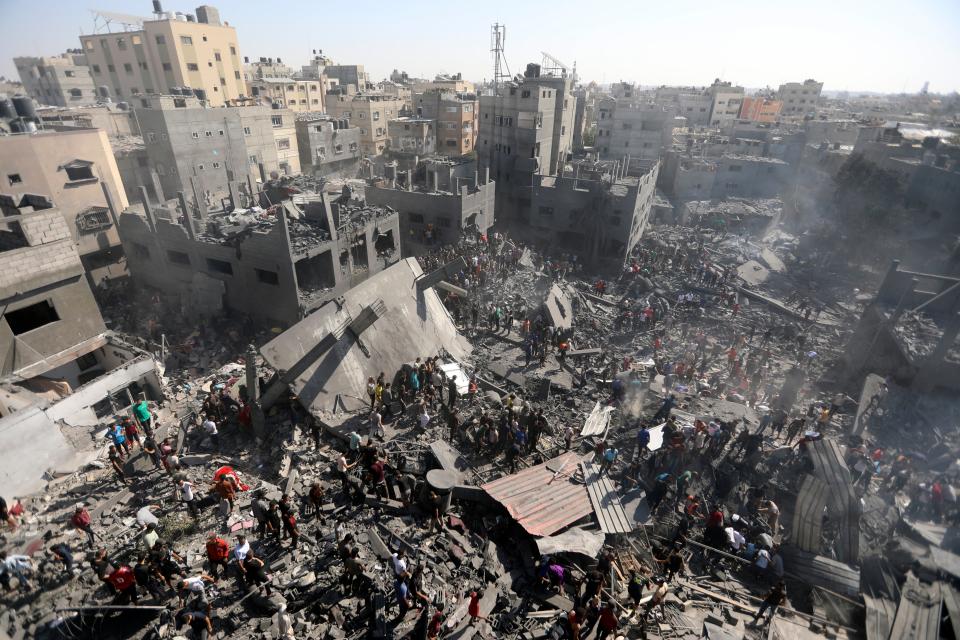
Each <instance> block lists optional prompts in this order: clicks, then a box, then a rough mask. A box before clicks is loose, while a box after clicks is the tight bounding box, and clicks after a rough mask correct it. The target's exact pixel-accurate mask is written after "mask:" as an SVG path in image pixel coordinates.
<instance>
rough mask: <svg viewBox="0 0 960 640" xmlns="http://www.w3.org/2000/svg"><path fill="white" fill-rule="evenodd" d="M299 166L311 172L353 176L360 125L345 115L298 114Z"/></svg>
mask: <svg viewBox="0 0 960 640" xmlns="http://www.w3.org/2000/svg"><path fill="white" fill-rule="evenodd" d="M296 129H297V145H298V147H299V149H300V170H301V171H302V172H303V173H307V174H312V175H314V176H318V177H319V176H343V177H353V176H355V175H356V174H357V169H358V168H359V166H360V159H361V158H362V157H363V154H362V153H361V151H360V129H359V128H357V127H351V126H349V121H347V120H346V119H341V120H335V119H333V118H330V117H327V116H314V115H310V116H300V117H298V118H297V122H296Z"/></svg>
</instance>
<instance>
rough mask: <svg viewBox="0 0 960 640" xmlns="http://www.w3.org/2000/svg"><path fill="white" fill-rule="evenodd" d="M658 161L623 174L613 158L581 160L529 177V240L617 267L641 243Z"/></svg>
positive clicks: (602, 265)
mask: <svg viewBox="0 0 960 640" xmlns="http://www.w3.org/2000/svg"><path fill="white" fill-rule="evenodd" d="M659 166H660V165H659V162H654V163H652V165H649V166H647V167H645V168H644V169H643V170H642V172H641V169H640V167H639V166H636V167H635V172H636V173H640V175H639V176H631V175H626V170H625V169H624V167H623V166H620V165H617V164H616V163H614V162H610V161H606V162H588V161H582V162H577V163H575V164H574V170H573V173H572V175H571V173H570V172H569V171H567V172H565V173H564V174H563V175H558V176H543V175H536V176H534V183H533V186H532V188H531V189H530V191H529V194H530V195H529V216H528V220H529V223H528V230H527V231H526V233H525V235H527V236H528V239H529V240H530V241H531V242H533V243H535V244H537V245H539V246H541V247H542V248H543V249H544V250H547V251H549V252H550V253H553V254H556V253H558V252H562V251H573V252H575V253H577V254H578V255H579V256H582V257H583V259H584V261H585V262H587V263H588V264H591V265H592V266H594V267H597V268H603V269H619V268H620V267H622V265H623V263H624V261H625V260H626V259H627V257H628V256H629V255H630V253H631V252H632V251H633V248H634V247H635V246H636V244H637V242H639V241H640V238H641V236H642V235H643V232H644V230H645V229H646V226H647V222H648V220H649V218H650V211H651V209H652V207H653V202H654V198H655V196H656V185H657V174H658V171H659Z"/></svg>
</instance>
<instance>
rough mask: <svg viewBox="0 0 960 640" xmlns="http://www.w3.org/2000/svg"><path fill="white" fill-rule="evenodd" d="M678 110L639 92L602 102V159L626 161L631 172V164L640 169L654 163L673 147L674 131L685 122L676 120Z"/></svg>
mask: <svg viewBox="0 0 960 640" xmlns="http://www.w3.org/2000/svg"><path fill="white" fill-rule="evenodd" d="M634 96H636V97H634ZM676 109H677V107H676V106H675V105H673V104H669V103H668V104H664V105H661V104H658V103H657V102H654V101H652V100H650V99H649V96H647V95H644V94H641V93H640V92H637V91H627V92H625V95H624V96H623V97H621V98H606V99H603V100H601V101H600V105H599V108H598V109H597V141H596V144H595V147H596V149H597V151H599V153H600V157H601V158H602V159H604V160H608V159H609V160H623V161H624V162H626V163H627V165H626V166H627V170H628V172H629V170H630V166H631V164H630V163H632V162H638V163H640V165H641V166H645V165H649V164H650V163H651V162H655V161H656V160H658V159H659V158H660V152H661V151H662V150H663V149H664V148H665V147H668V146H670V144H671V141H672V136H673V130H674V128H676V127H679V126H683V124H684V123H685V121H684V120H683V119H681V118H678V117H677V111H676Z"/></svg>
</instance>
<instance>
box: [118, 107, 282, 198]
mask: <svg viewBox="0 0 960 640" xmlns="http://www.w3.org/2000/svg"><path fill="white" fill-rule="evenodd" d="M134 106H135V109H134V114H135V116H136V119H137V122H139V125H140V130H141V131H142V135H143V141H144V146H145V150H146V153H147V156H148V158H149V167H148V168H149V169H152V170H153V171H155V172H156V174H157V178H158V179H157V181H156V184H157V186H158V187H159V190H160V191H161V192H162V193H154V194H152V195H154V199H155V201H157V202H163V201H165V200H168V199H170V198H173V197H175V196H176V195H177V192H179V191H183V192H185V193H187V194H188V195H191V196H193V198H195V199H199V201H200V203H201V209H204V208H205V207H206V206H209V205H216V203H217V202H218V201H219V199H220V198H224V197H227V196H228V194H229V192H230V185H231V183H233V184H234V185H235V188H241V189H246V190H247V191H249V186H248V183H249V182H257V181H266V180H267V179H269V177H270V176H271V173H273V172H277V173H278V174H281V173H293V172H294V166H299V162H300V161H299V152H298V151H296V133H295V128H294V127H295V124H294V114H293V113H291V112H289V111H286V110H284V109H270V108H268V107H262V106H249V107H227V108H219V109H215V108H211V107H208V106H205V105H203V104H201V101H200V100H198V99H197V98H194V97H189V96H149V97H143V98H139V99H138V100H137V101H136V102H135V103H134ZM277 131H280V132H281V133H280V134H278V133H277ZM282 139H287V143H285V144H283V145H281V143H280V141H281V140H282ZM286 145H289V147H290V148H289V149H283V151H284V152H286V153H287V154H289V155H286V156H280V155H279V152H280V149H279V147H280V146H286ZM294 155H295V162H293V163H292V162H291V158H292V157H293V156H294ZM281 157H283V158H285V159H284V162H286V163H287V167H286V168H285V167H282V166H281ZM150 182H151V181H150V180H146V181H145V182H144V184H145V185H148V184H150ZM237 185H240V186H237ZM254 190H255V189H254Z"/></svg>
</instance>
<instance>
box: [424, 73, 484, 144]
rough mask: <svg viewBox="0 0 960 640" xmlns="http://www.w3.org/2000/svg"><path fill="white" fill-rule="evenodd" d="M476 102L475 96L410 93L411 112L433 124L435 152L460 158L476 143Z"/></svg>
mask: <svg viewBox="0 0 960 640" xmlns="http://www.w3.org/2000/svg"><path fill="white" fill-rule="evenodd" d="M479 106H480V103H479V101H478V100H477V96H476V95H475V94H466V93H455V92H453V91H447V90H444V89H431V90H429V91H426V92H424V93H417V94H414V98H413V109H414V113H416V114H417V115H418V116H421V117H424V118H429V119H431V120H434V121H436V123H437V125H436V136H437V145H436V146H437V153H439V154H440V155H444V156H462V155H466V154H468V153H470V152H471V151H473V150H474V149H475V148H476V144H477V131H478V127H477V118H478V116H479V111H480V109H479Z"/></svg>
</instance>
